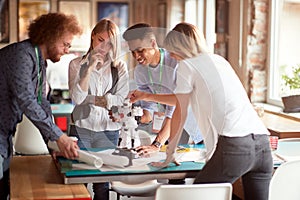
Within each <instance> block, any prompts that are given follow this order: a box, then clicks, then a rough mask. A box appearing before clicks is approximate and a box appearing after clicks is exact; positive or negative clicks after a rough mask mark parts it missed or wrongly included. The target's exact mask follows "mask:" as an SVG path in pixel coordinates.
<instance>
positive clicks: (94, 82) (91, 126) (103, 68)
mask: <svg viewBox="0 0 300 200" xmlns="http://www.w3.org/2000/svg"><path fill="white" fill-rule="evenodd" d="M119 37H120V35H119V30H118V27H117V26H116V24H114V23H113V22H112V21H110V20H108V19H102V20H100V21H99V22H98V23H97V24H96V26H95V27H94V29H93V30H92V33H91V45H90V48H89V50H88V52H87V53H86V54H85V55H84V56H83V57H78V58H75V59H74V60H72V61H71V62H70V65H69V89H70V96H71V99H72V102H73V103H74V104H75V108H74V111H73V114H72V118H73V122H74V126H71V128H70V133H69V135H70V136H75V137H77V138H78V146H79V147H80V148H102V147H105V148H115V147H116V145H117V143H118V138H119V129H120V128H121V124H120V123H118V122H113V121H112V120H111V119H110V116H109V114H108V110H109V109H110V108H111V106H118V105H123V101H124V99H125V97H126V96H127V94H128V92H129V82H128V78H129V77H128V70H127V66H126V64H125V63H124V62H122V61H121V60H118V58H119V56H120V55H119V53H120V38H119ZM93 190H94V199H95V200H96V199H101V200H108V199H109V185H108V183H104V184H103V183H94V184H93Z"/></svg>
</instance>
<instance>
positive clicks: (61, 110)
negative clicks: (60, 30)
mask: <svg viewBox="0 0 300 200" xmlns="http://www.w3.org/2000/svg"><path fill="white" fill-rule="evenodd" d="M73 109H74V105H73V104H70V103H68V104H51V110H52V114H53V116H54V118H56V117H66V118H67V130H66V132H67V133H68V130H69V125H70V122H71V114H72V111H73Z"/></svg>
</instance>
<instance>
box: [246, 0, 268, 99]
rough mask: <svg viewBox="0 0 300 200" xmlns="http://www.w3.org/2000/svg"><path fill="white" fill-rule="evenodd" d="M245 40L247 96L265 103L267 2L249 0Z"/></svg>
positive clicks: (264, 0)
mask: <svg viewBox="0 0 300 200" xmlns="http://www.w3.org/2000/svg"><path fill="white" fill-rule="evenodd" d="M250 5H251V6H250V7H249V21H248V23H249V24H248V25H249V27H250V29H249V33H248V38H247V49H248V50H247V51H248V53H247V68H248V70H249V86H250V87H249V94H250V99H251V101H252V102H265V101H266V95H267V94H266V93H267V63H266V61H267V56H268V55H267V52H268V51H267V45H268V44H267V41H268V38H267V37H268V32H267V31H268V20H269V13H268V6H269V0H251V1H250Z"/></svg>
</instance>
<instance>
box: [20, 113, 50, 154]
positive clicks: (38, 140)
mask: <svg viewBox="0 0 300 200" xmlns="http://www.w3.org/2000/svg"><path fill="white" fill-rule="evenodd" d="M14 151H15V153H17V154H21V155H23V154H24V155H39V154H49V151H48V148H47V145H46V144H45V142H44V140H43V138H42V136H41V134H40V131H39V130H38V129H37V128H36V127H35V125H34V124H33V123H32V122H31V121H30V120H29V119H28V118H27V117H26V116H25V115H23V120H22V121H21V122H20V123H19V124H18V125H17V130H16V134H15V137H14Z"/></svg>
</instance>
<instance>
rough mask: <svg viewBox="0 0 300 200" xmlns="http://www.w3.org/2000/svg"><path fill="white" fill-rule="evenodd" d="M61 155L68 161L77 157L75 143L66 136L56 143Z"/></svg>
mask: <svg viewBox="0 0 300 200" xmlns="http://www.w3.org/2000/svg"><path fill="white" fill-rule="evenodd" d="M56 143H57V146H58V148H59V150H60V153H61V155H63V156H64V157H66V158H68V159H75V158H77V157H78V152H77V151H78V149H79V147H78V145H77V143H76V142H75V141H74V140H73V139H72V138H70V137H68V136H67V135H66V134H63V135H62V136H60V137H59V138H58V140H57V141H56Z"/></svg>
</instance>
